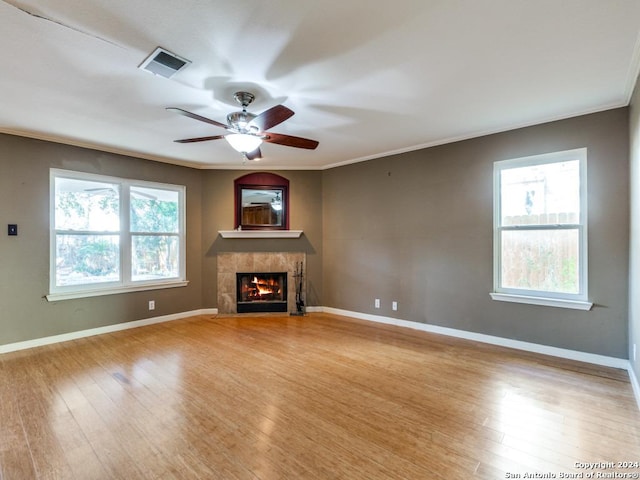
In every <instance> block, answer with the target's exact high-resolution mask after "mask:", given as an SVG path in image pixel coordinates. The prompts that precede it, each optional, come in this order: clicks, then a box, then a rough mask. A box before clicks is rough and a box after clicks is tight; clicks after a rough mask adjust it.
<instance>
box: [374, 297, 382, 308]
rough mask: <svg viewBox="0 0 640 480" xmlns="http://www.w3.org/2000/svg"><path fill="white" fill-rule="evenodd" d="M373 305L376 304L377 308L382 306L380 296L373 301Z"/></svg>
mask: <svg viewBox="0 0 640 480" xmlns="http://www.w3.org/2000/svg"><path fill="white" fill-rule="evenodd" d="M373 306H374V307H375V308H380V299H379V298H376V299H375V300H374V301H373Z"/></svg>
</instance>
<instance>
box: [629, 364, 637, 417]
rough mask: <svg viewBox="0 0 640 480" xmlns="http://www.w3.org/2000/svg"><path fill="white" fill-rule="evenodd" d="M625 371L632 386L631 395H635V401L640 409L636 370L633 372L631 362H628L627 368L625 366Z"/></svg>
mask: <svg viewBox="0 0 640 480" xmlns="http://www.w3.org/2000/svg"><path fill="white" fill-rule="evenodd" d="M627 371H628V372H629V381H630V382H631V388H633V395H634V397H636V403H637V404H638V408H639V409H640V383H638V377H637V376H636V372H634V371H633V368H632V367H631V362H629V368H627Z"/></svg>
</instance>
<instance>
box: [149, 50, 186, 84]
mask: <svg viewBox="0 0 640 480" xmlns="http://www.w3.org/2000/svg"><path fill="white" fill-rule="evenodd" d="M190 63H191V61H189V60H187V59H186V58H182V57H179V56H178V55H175V54H173V53H171V52H169V51H168V50H165V49H164V48H160V47H158V48H156V49H155V50H154V51H153V52H152V53H151V55H149V56H148V57H147V58H145V60H144V62H142V63H141V64H140V66H139V67H138V68H140V69H142V70H145V71H147V72H151V73H153V74H154V75H160V76H161V77H165V78H171V77H173V76H174V75H175V74H176V73H178V72H179V71H180V70H183V69H184V68H186V67H187V66H188V65H189V64H190Z"/></svg>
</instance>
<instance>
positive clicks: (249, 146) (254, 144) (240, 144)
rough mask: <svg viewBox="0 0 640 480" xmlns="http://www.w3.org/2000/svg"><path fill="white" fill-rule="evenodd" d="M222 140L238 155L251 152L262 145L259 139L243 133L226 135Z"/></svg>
mask: <svg viewBox="0 0 640 480" xmlns="http://www.w3.org/2000/svg"><path fill="white" fill-rule="evenodd" d="M224 138H225V140H226V141H227V142H229V145H231V146H232V147H233V148H234V149H235V150H237V151H238V152H240V153H248V152H253V151H254V150H255V149H256V148H258V147H259V146H260V145H261V144H262V139H261V138H260V137H257V136H255V135H247V134H245V133H232V134H229V135H226V136H225V137H224Z"/></svg>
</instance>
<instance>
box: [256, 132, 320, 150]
mask: <svg viewBox="0 0 640 480" xmlns="http://www.w3.org/2000/svg"><path fill="white" fill-rule="evenodd" d="M264 141H265V142H269V143H277V144H278V145H286V146H287V147H296V148H307V149H309V150H314V149H315V148H316V147H317V146H318V145H319V143H318V142H317V141H315V140H311V139H309V138H302V137H294V136H293V135H283V134H281V133H271V132H268V133H267V134H266V138H265V139H264Z"/></svg>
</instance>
